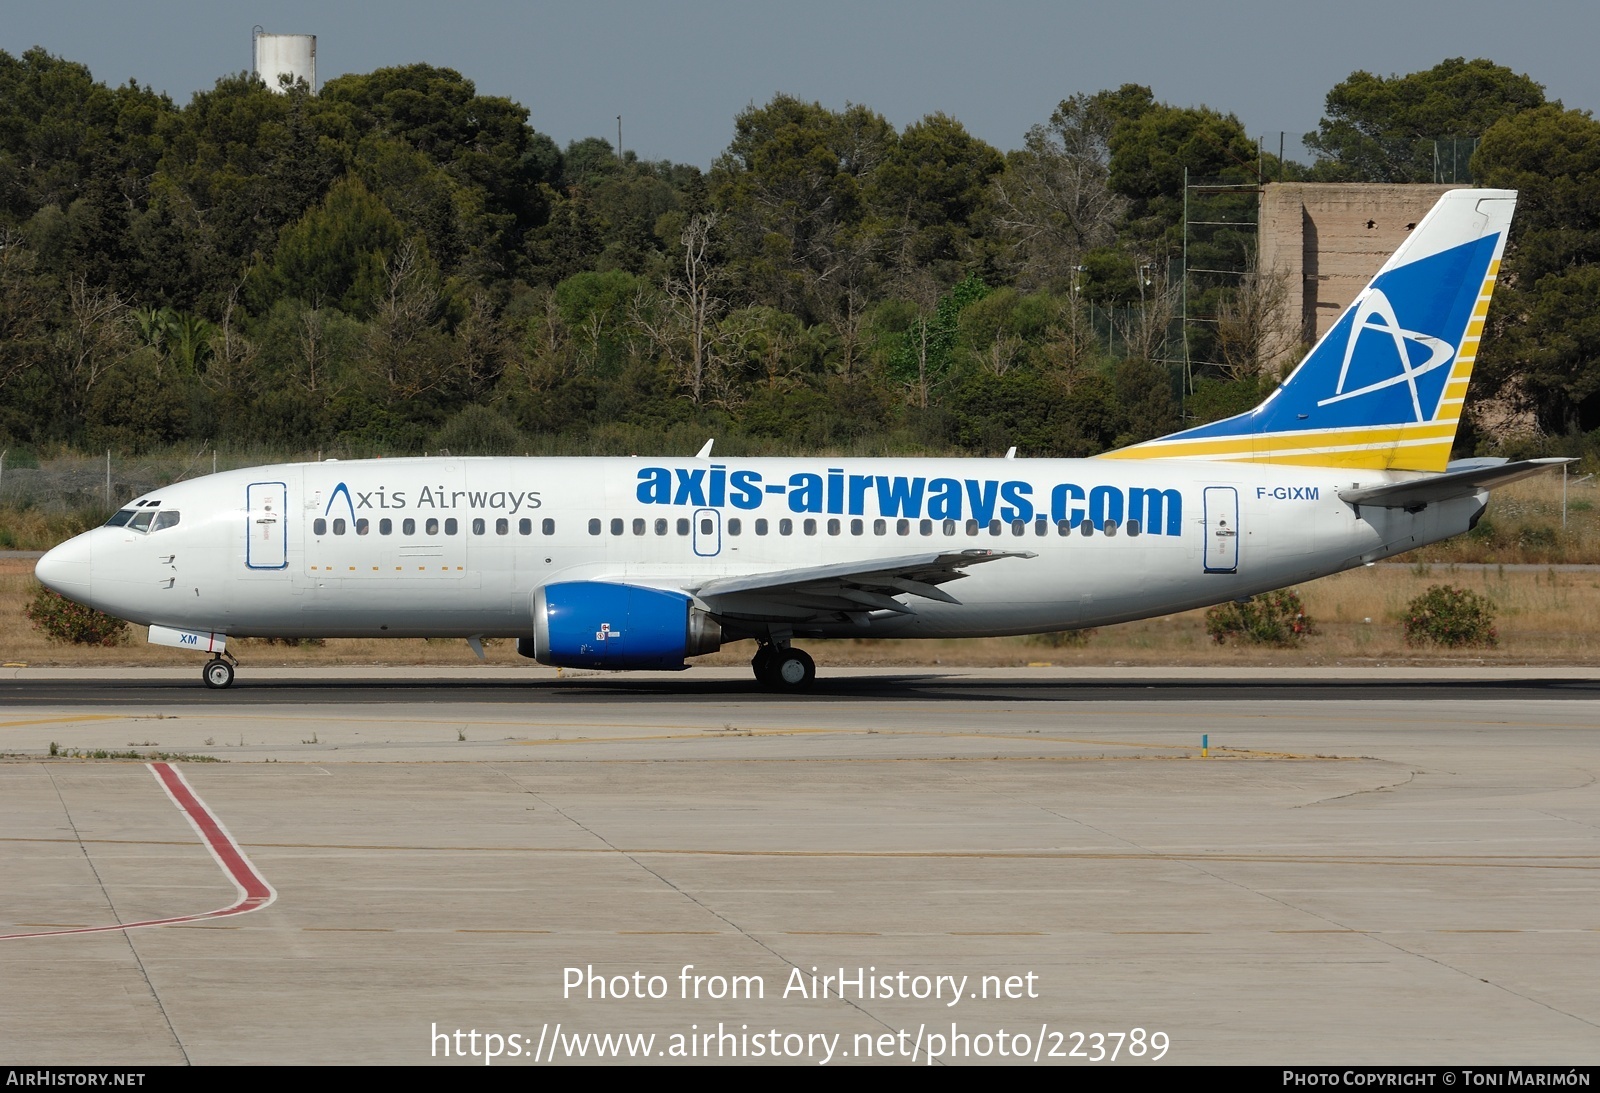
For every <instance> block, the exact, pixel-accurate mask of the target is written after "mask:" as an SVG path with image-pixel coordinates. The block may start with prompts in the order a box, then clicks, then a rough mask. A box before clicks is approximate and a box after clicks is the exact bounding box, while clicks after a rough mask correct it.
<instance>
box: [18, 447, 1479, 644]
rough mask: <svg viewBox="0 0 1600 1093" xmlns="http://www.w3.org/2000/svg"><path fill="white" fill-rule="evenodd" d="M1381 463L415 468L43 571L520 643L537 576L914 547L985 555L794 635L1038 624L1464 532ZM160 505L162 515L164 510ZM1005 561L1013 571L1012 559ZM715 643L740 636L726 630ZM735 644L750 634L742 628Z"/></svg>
mask: <svg viewBox="0 0 1600 1093" xmlns="http://www.w3.org/2000/svg"><path fill="white" fill-rule="evenodd" d="M1405 477H1408V476H1406V475H1403V474H1400V475H1397V474H1388V473H1385V472H1372V471H1366V472H1360V471H1350V470H1329V469H1324V468H1314V467H1307V468H1301V467H1294V466H1277V465H1258V464H1245V463H1208V462H1198V461H1186V460H1147V461H1142V462H1118V461H1111V460H1099V459H1094V460H1048V459H989V460H973V459H871V460H866V459H827V458H808V459H738V458H728V459H718V458H711V459H705V458H680V459H660V458H628V459H609V458H608V459H596V458H571V459H561V458H450V457H434V458H415V459H384V460H363V461H348V462H334V461H329V462H322V463H297V464H285V465H280V466H272V467H259V468H253V469H249V470H239V471H229V472H225V473H221V474H216V475H212V476H210V477H206V478H200V479H195V480H191V481H187V482H181V483H177V484H174V485H171V486H167V487H165V488H163V489H160V490H157V491H154V492H151V493H149V494H146V495H145V496H143V497H141V498H138V499H136V500H135V501H133V502H130V504H129V505H128V506H126V507H125V508H124V509H123V510H121V512H120V513H119V516H118V518H117V520H118V521H119V522H118V523H116V524H115V526H112V525H108V526H105V527H100V528H96V529H93V530H91V531H89V532H87V533H85V534H83V535H80V536H78V537H77V538H75V539H73V540H71V541H69V542H68V543H65V544H63V545H62V546H60V547H58V548H56V550H54V551H52V552H51V553H50V554H49V555H47V556H46V558H44V559H43V560H41V562H40V565H39V575H40V578H41V580H44V581H45V583H47V584H49V585H50V586H51V587H53V588H55V589H57V590H58V591H60V592H62V593H63V594H66V595H68V596H71V597H72V598H74V599H78V600H81V601H83V602H85V603H89V604H91V605H93V606H95V607H97V608H99V609H100V610H103V611H105V612H107V613H109V614H113V615H116V616H118V617H121V618H125V619H128V620H130V621H133V622H138V623H142V624H151V625H154V626H158V627H168V628H172V629H175V630H184V631H213V632H216V633H219V634H226V635H234V636H260V637H335V636H351V637H355V636H364V637H407V636H412V637H416V636H422V637H443V636H460V637H468V636H474V635H482V636H505V637H529V636H531V635H532V634H533V632H534V619H533V603H534V597H535V593H536V591H537V590H538V589H539V588H540V587H541V586H545V585H549V584H552V583H556V582H566V581H600V582H616V583H623V584H628V585H635V586H646V587H652V588H661V589H671V590H675V591H681V592H684V593H687V594H688V595H690V596H691V597H692V596H693V594H694V592H695V590H696V589H697V588H699V587H700V586H702V585H704V584H706V583H707V582H708V581H711V580H715V579H717V578H722V577H730V576H742V575H749V574H760V573H766V572H773V571H790V570H798V569H804V568H806V567H811V566H819V565H825V564H828V563H834V562H855V561H862V560H870V559H876V558H885V559H887V558H899V557H904V556H906V555H910V554H916V553H920V552H928V551H942V552H950V551H971V550H976V551H1005V552H1013V553H1016V554H1018V555H1019V556H1017V557H1007V558H1002V559H998V560H996V561H994V562H992V563H990V564H986V565H982V566H975V567H973V568H972V569H971V571H970V572H967V573H966V574H965V575H964V576H962V577H961V578H960V579H959V580H955V581H952V582H951V583H950V584H949V586H948V589H949V592H950V593H951V595H952V596H953V598H955V599H956V600H958V601H959V602H958V603H946V602H938V601H933V600H926V599H917V600H913V601H912V606H913V608H914V609H913V610H912V611H910V612H908V613H893V612H876V613H874V614H872V615H871V616H870V617H868V618H865V619H863V617H862V616H860V615H857V616H855V617H853V618H850V619H846V618H843V617H840V616H838V615H836V614H832V613H830V612H827V611H821V610H819V611H818V612H817V613H816V615H815V616H814V617H810V618H800V619H796V620H793V633H794V634H796V635H810V636H851V637H862V636H869V635H870V636H891V635H892V636H901V637H963V636H980V635H996V634H1020V633H1034V632H1042V631H1051V630H1064V629H1072V628H1079V627H1086V626H1096V625H1103V624H1107V623H1113V622H1120V621H1126V620H1129V619H1136V618H1144V617H1149V616H1153V615H1161V614H1167V613H1170V612H1173V611H1180V610H1185V609H1188V608H1192V607H1199V606H1204V605H1208V604H1213V603H1219V602H1222V601H1225V600H1229V599H1236V598H1241V597H1245V596H1249V595H1252V594H1255V593H1258V592H1262V591H1266V590H1269V589H1273V588H1281V587H1284V586H1286V585H1289V584H1294V583H1296V582H1301V581H1306V580H1309V579H1312V578H1315V577H1319V576H1324V575H1326V574H1329V573H1334V572H1338V571H1340V570H1344V569H1348V568H1351V567H1353V566H1358V565H1361V564H1364V563H1368V562H1372V561H1375V560H1377V559H1380V558H1384V557H1388V556H1389V555H1392V554H1395V553H1398V552H1400V551H1403V550H1409V549H1412V548H1413V547H1416V546H1420V545H1423V544H1426V543H1429V542H1433V541H1436V540H1438V539H1442V538H1445V537H1447V536H1449V535H1453V534H1457V533H1459V532H1461V531H1464V530H1466V529H1467V528H1468V527H1469V526H1470V525H1471V523H1472V521H1473V519H1474V518H1475V516H1476V514H1477V513H1479V512H1480V511H1481V510H1482V508H1483V505H1484V504H1485V502H1486V500H1487V494H1486V493H1478V494H1474V495H1471V496H1468V497H1463V498H1458V499H1455V500H1452V501H1448V502H1443V503H1439V504H1433V505H1429V506H1428V507H1427V508H1425V509H1423V510H1422V511H1421V512H1418V513H1408V512H1405V511H1403V510H1400V509H1380V508H1371V509H1362V508H1360V507H1358V506H1354V505H1351V504H1348V503H1346V502H1344V501H1341V500H1340V499H1339V496H1338V491H1339V490H1340V489H1341V488H1347V487H1350V486H1351V485H1353V484H1355V483H1356V482H1357V481H1359V482H1360V483H1361V484H1362V485H1372V484H1375V483H1380V482H1385V481H1393V480H1399V479H1403V478H1405ZM174 514H175V515H174ZM1023 554H1028V555H1032V556H1031V557H1025V556H1020V555H1023ZM721 621H722V624H723V626H724V628H725V631H726V636H727V637H728V638H729V639H730V640H731V639H734V638H737V637H740V636H746V635H745V634H744V633H742V632H741V625H742V624H741V622H740V621H739V620H737V619H727V618H725V619H722V620H721ZM749 636H756V632H755V631H750V632H749Z"/></svg>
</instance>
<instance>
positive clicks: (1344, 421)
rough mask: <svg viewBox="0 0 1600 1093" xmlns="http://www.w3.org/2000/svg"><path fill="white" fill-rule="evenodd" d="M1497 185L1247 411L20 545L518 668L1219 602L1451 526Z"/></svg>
mask: <svg viewBox="0 0 1600 1093" xmlns="http://www.w3.org/2000/svg"><path fill="white" fill-rule="evenodd" d="M1515 204H1516V194H1515V193H1514V192H1511V191H1503V190H1456V191H1452V192H1451V193H1448V194H1446V195H1445V196H1444V197H1442V198H1441V199H1440V201H1439V203H1438V205H1437V206H1435V207H1434V209H1433V211H1432V212H1430V213H1429V214H1428V216H1427V217H1426V218H1425V219H1424V220H1423V221H1422V222H1421V223H1420V224H1418V225H1417V227H1416V229H1415V230H1414V231H1413V232H1412V233H1411V235H1410V236H1409V237H1408V238H1407V239H1406V241H1405V243H1404V244H1403V245H1402V246H1401V247H1400V249H1399V250H1398V251H1396V252H1395V254H1394V256H1393V257H1391V258H1390V259H1389V261H1388V262H1387V263H1385V265H1384V266H1383V268H1382V269H1381V270H1380V271H1379V272H1378V274H1377V275H1376V276H1375V277H1374V278H1373V280H1372V282H1371V283H1370V284H1369V285H1368V286H1367V288H1366V289H1365V291H1363V292H1362V293H1361V295H1360V296H1359V297H1358V298H1357V299H1356V301H1355V303H1353V304H1352V305H1351V307H1350V308H1349V310H1348V311H1346V312H1345V314H1344V315H1343V317H1342V318H1341V319H1340V320H1339V322H1338V323H1337V324H1336V325H1335V326H1334V327H1333V328H1332V329H1331V330H1330V331H1329V332H1328V333H1327V335H1326V336H1324V337H1323V338H1322V339H1321V340H1320V341H1319V342H1318V343H1317V345H1316V346H1315V347H1314V348H1313V349H1312V350H1311V352H1310V353H1309V354H1308V355H1307V357H1306V359H1305V360H1304V361H1303V362H1302V363H1301V365H1300V366H1299V368H1298V369H1297V370H1296V371H1295V372H1294V373H1293V374H1292V375H1291V376H1290V377H1289V379H1288V380H1286V381H1285V382H1284V383H1283V384H1282V385H1281V386H1279V387H1278V389H1277V390H1275V391H1274V392H1273V393H1272V395H1271V396H1270V397H1268V398H1267V400H1266V401H1265V402H1263V403H1262V404H1261V405H1260V406H1258V407H1256V408H1255V409H1254V410H1252V411H1250V412H1249V413H1246V414H1241V415H1239V416H1237V417H1234V418H1230V419H1228V420H1225V421H1219V422H1215V423H1212V424H1209V425H1203V426H1200V427H1198V428H1192V429H1186V430H1184V431H1182V432H1179V433H1175V434H1173V435H1171V436H1168V437H1164V438H1162V439H1159V440H1153V441H1150V442H1148V443H1144V444H1138V445H1134V446H1133V447H1129V448H1124V449H1121V450H1119V451H1115V452H1110V453H1107V454H1106V455H1103V456H1100V457H1097V458H1094V459H840V458H830V457H825V456H820V457H815V458H804V459H743V458H736V457H729V458H718V457H716V456H714V455H712V453H711V445H710V444H707V445H706V447H705V449H704V450H702V451H701V453H700V454H699V455H697V456H694V457H689V458H644V459H640V458H632V459H593V458H591V459H499V458H473V459H466V458H454V457H434V458H423V459H384V460H363V461H353V462H337V461H334V460H328V461H326V462H321V463H294V464H287V465H283V466H276V467H261V468H255V469H252V470H241V471H229V472H226V473H222V474H214V475H212V476H210V477H207V478H201V479H197V480H192V481H187V482H180V483H176V484H174V485H171V486H167V487H165V488H163V489H160V490H156V491H155V492H153V493H149V494H146V495H145V496H143V497H140V498H138V499H136V500H134V501H132V502H131V503H130V504H128V505H127V506H126V507H125V508H123V509H121V510H120V511H119V512H117V513H116V515H115V516H113V517H112V518H111V520H110V521H109V522H108V523H107V524H106V525H105V526H104V527H100V528H96V529H94V530H92V531H89V532H86V533H85V534H83V535H79V536H77V537H76V538H74V539H72V540H70V541H69V542H66V543H64V544H62V545H61V546H58V547H56V548H55V549H54V550H52V551H50V552H49V553H48V554H47V555H45V557H44V558H43V559H41V560H40V562H39V564H38V569H37V573H38V577H39V579H40V580H41V581H42V582H44V583H45V584H46V585H48V586H49V587H50V588H53V589H55V590H56V591H57V592H59V593H61V594H62V595H64V596H67V597H70V598H71V599H74V600H77V601H80V602H82V603H86V604H89V605H91V606H93V607H96V608H99V609H100V610H102V611H105V612H107V613H109V614H112V615H116V616H119V617H121V618H124V619H129V620H132V621H134V622H138V623H141V624H145V625H148V626H149V628H150V630H149V640H150V641H152V642H155V643H158V644H163V645H174V646H179V647H183V648H191V649H195V650H197V651H201V652H207V653H210V654H211V659H210V660H209V661H208V662H207V663H206V665H205V668H204V673H203V678H204V680H205V682H206V683H207V684H208V685H209V686H212V687H226V686H229V685H230V684H231V683H232V682H233V676H234V669H233V664H234V661H233V657H232V656H231V654H229V653H228V651H227V643H228V641H229V639H230V638H234V637H240V636H257V637H449V636H453V637H462V638H466V639H467V640H468V642H470V643H471V644H472V645H473V647H474V649H475V650H477V651H478V652H479V654H480V655H481V646H480V645H479V639H481V638H484V637H514V638H516V639H518V644H517V648H518V650H519V651H520V652H521V653H523V654H524V655H525V656H529V657H532V658H533V659H535V660H537V661H539V662H540V663H542V664H550V665H562V666H568V667H584V668H606V669H663V668H666V669H677V668H683V667H685V666H686V665H685V659H686V658H688V657H693V656H697V655H699V654H703V653H709V652H713V651H715V650H716V649H718V648H719V647H720V646H721V645H722V644H723V643H725V642H730V641H735V640H739V639H745V638H750V639H754V640H755V642H756V643H757V649H756V653H755V657H754V659H753V660H752V662H751V666H752V668H753V669H754V670H755V674H756V677H757V678H758V679H759V680H761V681H762V682H763V683H766V684H767V685H769V686H772V687H775V688H779V689H797V688H803V687H805V686H807V685H809V684H810V683H811V682H812V680H813V679H814V677H815V666H814V664H813V662H812V660H811V658H810V657H809V656H807V655H806V654H805V652H803V651H802V650H800V649H798V648H796V647H795V646H794V644H793V642H794V640H795V639H796V638H802V637H864V636H872V637H929V638H935V637H938V638H944V637H973V636H980V635H998V634H1027V633H1038V632H1044V631H1054V630H1069V629H1074V628H1079V627H1087V626H1099V625H1104V624H1107V623H1115V622H1122V621H1126V620H1130V619H1139V618H1146V617H1149V616H1153V615H1163V614H1167V613H1170V612H1173V611H1181V610H1185V609H1188V608H1193V607H1202V606H1205V605H1208V604H1214V603H1220V602H1223V601H1226V600H1233V599H1241V598H1244V597H1248V596H1250V595H1252V594H1255V593H1259V592H1264V591H1268V590H1271V589H1275V588H1281V587H1283V586H1285V585H1288V584H1292V583H1295V582H1299V581H1306V580H1310V579H1312V578H1314V577H1321V576H1324V575H1326V574H1329V573H1337V572H1339V571H1341V570H1345V569H1350V568H1352V567H1355V566H1359V565H1363V564H1366V563H1370V562H1373V561H1375V560H1376V559H1379V558H1386V557H1389V556H1390V555H1393V554H1397V553H1399V552H1401V551H1405V550H1410V549H1412V548H1414V547H1418V546H1422V545H1423V544H1425V543H1431V542H1434V541H1436V540H1439V539H1443V538H1446V537H1447V536H1451V535H1455V534H1458V533H1460V532H1463V531H1466V530H1468V529H1469V528H1471V527H1472V526H1473V524H1474V523H1475V522H1476V521H1477V519H1478V517H1479V516H1480V515H1481V514H1482V513H1483V510H1484V506H1485V505H1486V504H1487V502H1488V496H1489V495H1488V487H1490V486H1493V485H1497V484H1501V483H1505V482H1509V481H1512V480H1514V479H1517V478H1521V477H1524V476H1526V475H1529V474H1534V473H1537V472H1538V471H1540V470H1543V469H1545V468H1546V467H1547V466H1549V465H1552V464H1560V463H1561V462H1563V461H1562V460H1559V459H1556V460H1525V461H1521V462H1516V463H1506V462H1505V461H1504V460H1468V461H1464V462H1461V463H1456V464H1450V465H1448V466H1447V460H1448V459H1449V452H1450V446H1451V443H1452V440H1453V438H1454V436H1455V432H1456V424H1457V421H1458V420H1459V418H1460V415H1461V407H1462V403H1463V400H1464V399H1465V396H1466V391H1467V382H1468V379H1469V378H1470V376H1471V372H1472V363H1473V359H1474V357H1475V356H1476V354H1477V349H1478V340H1479V337H1480V335H1481V332H1482V330H1483V322H1484V315H1485V313H1486V311H1487V310H1488V306H1489V295H1490V292H1491V291H1492V289H1493V287H1494V281H1495V275H1496V273H1497V272H1498V269H1499V264H1500V258H1501V254H1502V252H1503V251H1504V249H1505V242H1506V232H1507V229H1508V228H1509V226H1510V223H1511V214H1512V210H1513V208H1514V207H1515Z"/></svg>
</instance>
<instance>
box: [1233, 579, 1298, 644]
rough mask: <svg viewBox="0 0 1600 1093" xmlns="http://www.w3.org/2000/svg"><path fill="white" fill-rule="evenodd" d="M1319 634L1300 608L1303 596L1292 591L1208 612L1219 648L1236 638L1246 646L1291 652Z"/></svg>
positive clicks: (1265, 595) (1270, 594) (1290, 589)
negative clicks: (1273, 646)
mask: <svg viewBox="0 0 1600 1093" xmlns="http://www.w3.org/2000/svg"><path fill="white" fill-rule="evenodd" d="M1316 632H1317V631H1316V627H1314V626H1313V625H1312V624H1311V620H1310V619H1308V618H1307V617H1306V613H1305V610H1304V609H1303V608H1302V606H1301V604H1300V594H1299V593H1298V592H1296V591H1295V590H1294V589H1292V588H1281V589H1279V590H1278V591H1276V592H1268V593H1266V594H1264V595H1261V596H1257V597H1255V598H1254V599H1252V600H1249V601H1248V602H1246V603H1238V602H1234V603H1219V604H1218V605H1217V606H1215V607H1213V608H1212V609H1211V610H1209V611H1207V612H1206V633H1208V634H1210V635H1211V639H1212V640H1213V641H1215V642H1216V643H1217V644H1218V645H1225V644H1226V643H1227V641H1228V639H1229V638H1233V639H1234V640H1236V641H1239V642H1241V643H1243V644H1246V645H1276V646H1278V647H1279V648H1289V647H1290V646H1293V645H1296V644H1298V643H1299V642H1300V641H1301V639H1303V638H1305V637H1307V636H1308V635H1311V634H1315V633H1316Z"/></svg>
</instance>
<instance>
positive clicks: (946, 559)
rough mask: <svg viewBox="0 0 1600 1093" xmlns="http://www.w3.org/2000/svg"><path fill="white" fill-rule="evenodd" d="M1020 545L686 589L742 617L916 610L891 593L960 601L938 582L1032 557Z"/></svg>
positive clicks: (838, 565) (801, 617) (721, 580)
mask: <svg viewBox="0 0 1600 1093" xmlns="http://www.w3.org/2000/svg"><path fill="white" fill-rule="evenodd" d="M1033 557H1036V555H1035V554H1034V553H1033V552H1032V551H1025V550H961V551H952V552H948V553H929V554H909V555H906V556H904V557H901V558H874V559H872V560H870V561H863V562H837V563H834V564H832V565H818V566H807V567H805V568H804V569H785V570H780V571H778V572H775V573H756V574H752V575H750V576H746V577H721V578H718V579H716V580H713V581H708V582H706V583H705V584H703V585H701V586H700V587H699V588H696V589H691V591H693V592H694V594H695V595H696V596H697V597H699V599H700V600H701V601H702V602H704V603H705V605H706V607H707V608H709V609H710V610H711V611H712V613H714V614H718V615H726V616H735V617H741V618H763V619H792V620H796V621H799V620H804V619H811V618H816V617H818V616H820V615H836V614H844V615H847V616H855V617H859V618H861V619H862V620H863V621H864V620H865V617H866V614H867V613H868V612H872V611H892V612H894V613H895V614H897V615H912V614H915V613H916V611H915V609H913V608H911V607H909V606H908V605H906V604H904V603H902V602H901V601H900V600H898V599H896V598H895V597H896V596H918V597H921V598H923V599H928V600H937V601H939V602H940V603H952V604H959V603H960V602H961V601H960V600H958V599H956V598H955V597H954V596H952V595H951V594H950V593H949V592H947V591H945V590H944V589H943V588H941V587H940V586H941V585H944V584H947V583H949V582H950V581H956V580H960V579H961V578H962V577H965V576H966V575H967V574H966V572H965V571H966V570H967V569H968V568H969V567H970V566H975V565H981V564H983V563H984V562H993V561H998V560H999V559H1001V558H1033Z"/></svg>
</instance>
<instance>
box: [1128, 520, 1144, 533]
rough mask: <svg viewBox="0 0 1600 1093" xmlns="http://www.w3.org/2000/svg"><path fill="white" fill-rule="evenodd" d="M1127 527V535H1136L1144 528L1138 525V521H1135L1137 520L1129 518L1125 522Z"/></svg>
mask: <svg viewBox="0 0 1600 1093" xmlns="http://www.w3.org/2000/svg"><path fill="white" fill-rule="evenodd" d="M1127 528H1128V534H1129V535H1137V534H1139V533H1140V532H1141V531H1143V530H1144V529H1143V528H1142V527H1140V526H1139V521H1137V520H1129V521H1128V524H1127Z"/></svg>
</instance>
